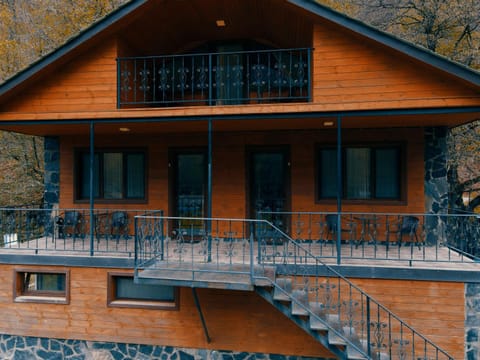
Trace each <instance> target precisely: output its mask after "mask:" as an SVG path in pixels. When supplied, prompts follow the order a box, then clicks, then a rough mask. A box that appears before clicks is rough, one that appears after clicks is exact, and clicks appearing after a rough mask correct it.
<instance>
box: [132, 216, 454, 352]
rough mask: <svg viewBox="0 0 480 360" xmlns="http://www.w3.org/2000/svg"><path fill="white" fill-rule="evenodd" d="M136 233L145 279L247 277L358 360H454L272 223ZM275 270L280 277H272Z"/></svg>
mask: <svg viewBox="0 0 480 360" xmlns="http://www.w3.org/2000/svg"><path fill="white" fill-rule="evenodd" d="M135 228H136V234H137V238H136V256H135V258H136V266H135V271H136V274H137V275H138V274H139V272H149V273H150V274H152V277H154V278H156V279H158V278H159V276H160V277H161V275H159V274H158V273H155V271H157V270H165V269H168V270H171V272H169V275H168V276H171V277H173V278H175V275H171V273H172V272H175V271H177V272H178V273H179V274H180V273H184V272H189V273H190V276H191V278H190V280H192V281H197V282H198V283H205V282H208V281H209V279H211V280H212V281H214V279H215V278H216V276H217V275H218V274H219V273H222V274H230V275H240V276H243V275H246V276H247V277H248V278H249V279H250V281H251V283H252V284H255V285H256V286H257V289H258V290H257V291H259V293H260V294H262V296H265V297H266V298H268V299H270V301H271V302H272V303H273V304H276V305H278V304H279V300H275V299H278V297H277V296H278V295H274V294H275V293H281V296H280V298H281V299H282V300H280V303H286V302H288V303H290V302H291V304H292V310H291V311H288V310H287V311H285V313H286V314H287V316H290V317H291V318H293V317H295V313H296V312H300V313H303V315H302V316H309V318H310V322H308V321H307V322H305V321H299V322H298V323H299V324H301V326H302V327H304V328H305V329H306V331H307V332H312V331H313V332H315V331H316V329H318V330H323V331H325V330H326V331H328V333H329V335H328V340H325V342H322V343H324V344H326V345H327V346H331V345H332V343H334V342H335V343H338V342H337V341H336V340H333V339H341V341H342V342H343V344H344V345H345V344H346V348H347V352H348V351H350V352H353V353H355V354H356V357H355V358H356V359H361V358H362V359H384V358H385V359H386V358H388V359H453V357H452V356H450V355H449V354H448V353H446V352H445V351H443V350H442V349H440V348H439V347H438V346H437V345H435V344H434V343H432V342H431V341H430V340H428V339H427V338H426V337H424V336H423V335H421V334H420V333H419V332H418V331H416V330H415V329H414V328H412V327H411V326H409V325H408V324H406V323H405V322H404V321H403V320H402V319H401V318H400V317H398V316H397V315H395V314H394V313H392V312H391V311H390V310H389V309H387V308H386V307H385V306H383V305H382V304H381V303H379V302H378V301H377V300H375V299H374V298H372V297H371V296H369V295H368V294H367V293H365V292H364V291H363V290H362V289H360V288H359V287H357V286H356V285H354V284H353V283H352V282H350V281H349V280H348V279H346V278H345V277H343V276H342V275H341V274H340V273H338V272H337V271H336V270H335V269H333V268H332V267H330V266H328V265H326V264H325V263H323V262H322V261H321V259H320V258H319V257H318V255H316V254H314V253H313V252H312V251H311V249H310V248H309V246H308V243H300V242H297V241H295V240H294V239H293V238H292V237H291V236H289V235H288V234H287V233H285V232H283V231H282V230H281V229H279V228H278V227H277V226H275V225H273V224H272V223H270V222H268V221H266V220H241V219H207V218H172V217H163V216H159V217H158V216H137V217H136V218H135ZM269 267H274V268H275V276H267V275H266V274H267V271H265V270H266V269H267V268H269ZM259 269H263V270H264V271H259ZM179 277H183V274H180V275H179ZM231 279H234V278H233V277H232V278H231ZM265 281H266V282H267V284H268V285H266V283H265ZM259 284H260V285H259ZM192 286H195V284H193V283H192ZM207 286H208V285H207ZM269 294H270V295H269ZM278 306H283V305H278ZM293 309H296V310H295V311H294V310H293ZM299 309H300V311H299ZM320 332H321V331H320ZM315 336H318V334H316V335H315ZM320 336H322V335H320ZM329 349H331V350H332V349H337V348H335V346H333V347H330V348H329ZM348 349H349V350H348ZM343 356H345V355H343Z"/></svg>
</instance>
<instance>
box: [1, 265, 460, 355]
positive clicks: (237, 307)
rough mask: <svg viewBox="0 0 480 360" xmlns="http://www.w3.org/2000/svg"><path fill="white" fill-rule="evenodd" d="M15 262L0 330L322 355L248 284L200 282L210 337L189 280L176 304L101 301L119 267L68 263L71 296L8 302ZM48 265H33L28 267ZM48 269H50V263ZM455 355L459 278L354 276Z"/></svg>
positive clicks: (4, 289) (7, 270) (7, 273)
mask: <svg viewBox="0 0 480 360" xmlns="http://www.w3.org/2000/svg"><path fill="white" fill-rule="evenodd" d="M14 268H15V266H14V265H1V266H0V271H1V273H2V274H3V276H2V277H3V279H4V281H2V283H1V284H0V311H1V313H2V322H1V323H0V332H1V333H6V334H14V335H23V336H39V337H56V338H61V339H65V338H67V339H83V340H97V341H112V342H125V343H140V344H158V345H171V346H178V347H193V348H206V349H223V350H236V351H248V352H266V353H279V352H280V353H283V354H291V355H304V356H316V357H327V356H328V353H326V352H325V350H324V349H323V348H322V347H321V346H320V345H319V344H318V343H316V342H315V341H314V340H313V338H311V337H309V336H308V335H307V334H305V333H304V332H303V331H302V330H301V329H300V328H298V327H297V326H296V325H295V324H294V323H292V322H290V321H289V320H288V319H287V318H286V317H285V316H284V315H282V314H281V313H280V312H278V311H277V310H276V309H275V308H274V307H272V306H271V305H269V304H268V303H267V302H265V301H264V300H263V299H261V298H260V297H259V296H258V295H256V294H255V293H253V292H235V291H227V290H212V289H199V290H198V294H199V299H200V303H201V306H202V310H203V311H204V315H205V319H206V323H207V326H208V330H209V333H210V336H211V338H212V342H211V343H210V344H209V343H207V342H206V340H205V336H204V333H203V329H202V326H201V322H200V318H199V315H198V312H197V310H196V308H195V304H194V300H193V297H192V292H191V289H190V288H182V289H181V291H180V308H179V310H178V311H171V310H152V309H129V308H109V307H107V274H108V272H109V271H113V272H115V271H119V269H100V268H75V267H74V268H70V303H69V304H66V305H58V304H57V305H55V304H38V303H15V302H13V293H12V292H13V277H14ZM42 269H43V270H46V269H47V268H42V267H38V266H37V267H32V271H41V270H42ZM48 269H50V270H51V269H55V267H53V268H52V267H50V268H48ZM354 282H356V283H357V284H359V285H360V286H361V287H362V288H363V289H365V290H366V291H367V292H368V293H370V294H372V295H373V296H374V297H375V298H376V299H377V300H379V301H380V302H382V303H384V304H385V305H387V306H388V307H390V308H391V309H392V310H393V311H394V312H395V313H396V314H398V315H399V316H400V317H401V318H402V319H404V320H406V321H407V322H409V323H410V324H411V325H413V326H414V327H415V328H416V329H417V330H418V331H420V332H421V333H423V334H425V335H427V336H429V337H431V339H432V340H433V341H436V342H437V343H438V344H439V345H440V346H442V347H443V348H444V349H446V350H447V351H449V352H450V353H451V354H452V355H453V356H454V358H456V359H460V358H463V340H464V317H465V315H464V314H465V296H464V284H463V283H449V282H422V281H401V280H372V279H356V280H354Z"/></svg>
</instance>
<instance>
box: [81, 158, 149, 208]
mask: <svg viewBox="0 0 480 360" xmlns="http://www.w3.org/2000/svg"><path fill="white" fill-rule="evenodd" d="M145 158H146V156H145V151H140V150H103V151H98V150H97V151H96V152H95V155H94V179H93V195H94V197H95V199H101V200H111V201H116V200H144V199H145V188H146V171H145V170H146V168H145ZM75 170H76V182H77V186H76V188H77V189H76V190H77V191H76V198H77V200H86V199H88V198H89V197H90V153H89V152H88V151H87V150H85V151H78V152H77V155H76V168H75Z"/></svg>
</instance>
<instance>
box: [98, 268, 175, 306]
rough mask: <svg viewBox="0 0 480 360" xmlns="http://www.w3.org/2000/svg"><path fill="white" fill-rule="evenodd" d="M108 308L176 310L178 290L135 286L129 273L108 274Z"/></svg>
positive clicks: (168, 287)
mask: <svg viewBox="0 0 480 360" xmlns="http://www.w3.org/2000/svg"><path fill="white" fill-rule="evenodd" d="M107 305H108V306H109V307H128V308H152V309H163V310H178V288H177V287H175V286H170V285H147V284H136V283H135V282H134V279H133V275H132V274H131V273H109V274H108V298H107Z"/></svg>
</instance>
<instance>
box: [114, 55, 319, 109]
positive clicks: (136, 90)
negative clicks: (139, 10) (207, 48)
mask: <svg viewBox="0 0 480 360" xmlns="http://www.w3.org/2000/svg"><path fill="white" fill-rule="evenodd" d="M310 67H311V49H305V48H303V49H286V50H265V51H243V52H224V53H206V54H189V55H169V56H148V57H128V58H118V59H117V77H118V92H117V93H118V99H117V103H118V107H119V108H125V107H132V106H133V107H142V106H155V107H164V106H185V105H186V106H193V105H229V104H248V103H260V102H261V103H269V102H291V101H296V102H305V101H309V100H310V87H311V80H310V73H311V68H310Z"/></svg>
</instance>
